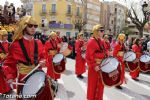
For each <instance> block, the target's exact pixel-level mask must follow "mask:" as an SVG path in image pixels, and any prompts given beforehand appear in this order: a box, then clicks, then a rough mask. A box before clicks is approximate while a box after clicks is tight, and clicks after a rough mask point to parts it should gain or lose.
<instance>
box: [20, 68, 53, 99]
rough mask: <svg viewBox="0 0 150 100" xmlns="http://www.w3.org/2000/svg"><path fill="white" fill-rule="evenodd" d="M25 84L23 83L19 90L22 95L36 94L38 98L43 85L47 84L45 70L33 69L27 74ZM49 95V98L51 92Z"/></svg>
mask: <svg viewBox="0 0 150 100" xmlns="http://www.w3.org/2000/svg"><path fill="white" fill-rule="evenodd" d="M25 84H26V85H23V87H22V91H21V94H22V96H23V97H27V96H36V97H37V98H38V96H40V94H41V93H42V91H43V90H44V88H45V85H46V84H47V83H46V74H45V72H44V71H42V70H36V71H34V72H33V73H32V74H31V75H29V76H28V77H27V78H26V80H25ZM50 84H51V83H50ZM50 89H51V88H50ZM49 95H50V96H51V98H53V95H52V93H51V94H49ZM31 98H32V97H31ZM33 98H34V97H33ZM25 99H26V98H25Z"/></svg>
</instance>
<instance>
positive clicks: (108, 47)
mask: <svg viewBox="0 0 150 100" xmlns="http://www.w3.org/2000/svg"><path fill="white" fill-rule="evenodd" d="M103 42H104V47H105V49H106V51H107V52H108V53H109V55H112V51H111V46H110V42H109V39H108V35H106V34H105V35H104V37H103Z"/></svg>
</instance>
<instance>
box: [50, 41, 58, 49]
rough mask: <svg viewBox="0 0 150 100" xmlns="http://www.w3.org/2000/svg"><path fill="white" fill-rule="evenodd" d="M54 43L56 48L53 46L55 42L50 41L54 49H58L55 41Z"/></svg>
mask: <svg viewBox="0 0 150 100" xmlns="http://www.w3.org/2000/svg"><path fill="white" fill-rule="evenodd" d="M53 41H54V43H55V46H54V44H53V42H52V41H51V40H50V43H51V45H52V47H53V50H54V49H55V50H56V49H57V44H56V42H55V40H53Z"/></svg>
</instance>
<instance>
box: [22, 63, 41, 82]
mask: <svg viewBox="0 0 150 100" xmlns="http://www.w3.org/2000/svg"><path fill="white" fill-rule="evenodd" d="M40 66H41V65H40V64H38V65H37V66H36V67H35V68H34V69H33V70H31V71H30V72H29V74H27V75H26V76H24V77H23V78H22V79H21V81H23V80H24V79H25V78H27V77H28V76H29V75H31V74H32V73H33V72H34V71H35V70H37V69H38V68H39V67H40Z"/></svg>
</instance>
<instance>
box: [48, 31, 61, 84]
mask: <svg viewBox="0 0 150 100" xmlns="http://www.w3.org/2000/svg"><path fill="white" fill-rule="evenodd" d="M56 38H57V34H56V33H55V32H51V33H50V36H49V40H47V41H46V43H45V53H46V58H47V60H46V66H47V68H48V69H47V74H48V76H50V77H51V78H52V79H54V80H56V81H57V79H60V77H61V74H58V73H55V72H54V66H53V62H52V60H53V57H54V56H55V55H56V54H57V53H58V52H59V50H58V49H59V48H58V47H57V46H58V45H57V40H56Z"/></svg>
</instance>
